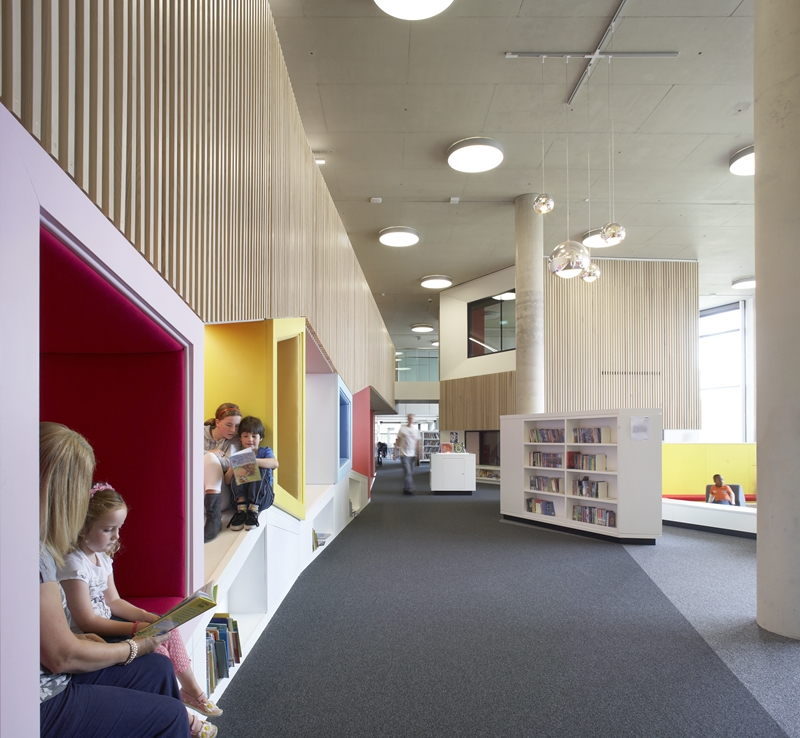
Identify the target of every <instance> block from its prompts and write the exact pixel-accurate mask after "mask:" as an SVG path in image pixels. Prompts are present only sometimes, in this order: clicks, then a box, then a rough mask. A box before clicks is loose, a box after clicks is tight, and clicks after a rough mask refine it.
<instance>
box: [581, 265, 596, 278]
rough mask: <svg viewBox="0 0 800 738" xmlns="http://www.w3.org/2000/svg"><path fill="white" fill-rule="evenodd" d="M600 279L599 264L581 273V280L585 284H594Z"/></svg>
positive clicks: (590, 266)
mask: <svg viewBox="0 0 800 738" xmlns="http://www.w3.org/2000/svg"><path fill="white" fill-rule="evenodd" d="M599 278H600V267H599V266H597V264H594V263H592V264H589V268H588V269H584V270H583V271H582V272H581V279H582V280H583V281H584V282H594V281H595V280H596V279H599Z"/></svg>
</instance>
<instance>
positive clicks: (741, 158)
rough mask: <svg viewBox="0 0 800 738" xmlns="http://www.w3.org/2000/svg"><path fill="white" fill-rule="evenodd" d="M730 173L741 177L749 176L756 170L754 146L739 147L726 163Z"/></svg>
mask: <svg viewBox="0 0 800 738" xmlns="http://www.w3.org/2000/svg"><path fill="white" fill-rule="evenodd" d="M728 167H729V168H730V170H731V174H738V175H739V176H741V177H751V176H753V174H755V172H756V147H755V146H745V147H744V148H743V149H739V150H738V151H737V152H736V153H735V154H734V155H733V156H732V157H731V160H730V162H729V163H728Z"/></svg>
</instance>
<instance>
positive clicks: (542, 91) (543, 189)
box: [539, 56, 547, 192]
mask: <svg viewBox="0 0 800 738" xmlns="http://www.w3.org/2000/svg"><path fill="white" fill-rule="evenodd" d="M544 60H545V57H544V56H542V84H541V87H540V88H539V90H540V93H539V111H540V114H541V116H542V192H546V191H547V190H545V188H544Z"/></svg>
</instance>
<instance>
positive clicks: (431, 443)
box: [419, 430, 439, 461]
mask: <svg viewBox="0 0 800 738" xmlns="http://www.w3.org/2000/svg"><path fill="white" fill-rule="evenodd" d="M420 440H421V441H422V449H421V451H420V455H419V460H420V461H430V460H431V454H438V453H439V431H438V430H436V431H422V438H421V439H420Z"/></svg>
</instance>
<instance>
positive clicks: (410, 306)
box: [270, 0, 754, 349]
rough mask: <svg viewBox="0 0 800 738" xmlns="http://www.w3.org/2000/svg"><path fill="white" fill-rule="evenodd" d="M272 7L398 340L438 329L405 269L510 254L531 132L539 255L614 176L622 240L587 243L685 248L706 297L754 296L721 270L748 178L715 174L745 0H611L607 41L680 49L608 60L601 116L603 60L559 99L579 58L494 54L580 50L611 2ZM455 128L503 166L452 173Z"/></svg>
mask: <svg viewBox="0 0 800 738" xmlns="http://www.w3.org/2000/svg"><path fill="white" fill-rule="evenodd" d="M270 5H271V8H272V13H273V15H274V17H275V22H276V25H277V29H278V35H279V38H280V42H281V46H282V48H283V54H284V57H285V59H286V64H287V67H288V71H289V77H290V79H291V82H292V87H293V89H294V93H295V96H296V98H297V104H298V107H299V109H300V115H301V117H302V120H303V125H304V127H305V130H306V135H307V137H308V141H309V143H310V144H311V148H312V149H313V150H315V151H325V152H329V153H326V154H325V159H326V163H325V164H324V165H322V172H323V175H324V177H325V180H326V182H327V185H328V188H329V190H330V192H331V195H332V197H333V199H334V202H335V203H336V206H337V208H338V210H339V213H340V215H341V218H342V221H343V222H344V225H345V228H346V229H347V232H348V235H349V237H350V240H351V242H352V244H353V248H354V249H355V252H356V254H357V256H358V259H359V261H360V263H361V267H362V269H363V271H364V274H365V275H366V278H367V281H368V282H369V285H370V288H371V289H372V292H373V294H374V295H375V300H376V302H377V303H378V306H379V308H380V310H381V313H382V315H383V318H384V321H385V322H386V326H387V328H388V330H389V333H390V334H391V336H392V339H393V341H394V343H395V345H396V347H397V348H398V349H400V348H412V347H414V348H416V347H425V346H429V345H430V342H431V341H432V340H435V339H436V336H437V334H436V333H434V334H432V335H433V337H431V335H426V336H423V337H422V339H421V340H419V341H418V340H417V336H416V335H415V334H413V333H411V330H410V326H411V324H412V323H417V322H432V323H433V324H434V325H435V326H437V330H438V298H437V293H436V292H432V291H430V290H426V289H424V288H422V287H420V286H419V280H420V278H421V277H423V276H425V275H428V274H447V275H449V276H451V277H452V278H453V280H454V284H460V283H462V282H466V281H469V280H472V279H475V278H477V277H480V276H482V275H484V274H488V273H490V272H495V271H497V270H499V269H503V268H505V267H508V266H511V265H512V264H513V263H514V204H513V201H514V198H515V197H516V196H517V195H520V194H524V193H527V192H540V191H541V190H542V175H543V172H542V140H541V137H542V130H544V148H545V152H546V153H545V157H544V179H545V185H544V188H545V189H546V190H547V191H548V192H549V193H550V194H551V195H552V196H553V197H554V199H555V201H556V209H555V210H554V211H553V212H552V213H551V214H550V215H548V216H547V217H546V219H545V253H549V252H550V251H551V250H552V249H553V248H554V247H555V246H556V244H557V243H559V242H560V241H562V240H564V239H565V238H566V237H567V235H569V237H570V238H573V239H575V240H580V238H581V236H582V234H583V233H584V232H585V231H587V230H589V228H590V227H591V228H599V227H600V226H602V225H603V223H605V222H607V221H608V220H610V211H611V205H610V199H611V198H610V197H609V193H610V192H612V191H613V194H614V198H613V199H614V210H615V216H616V220H617V221H618V222H620V223H622V224H623V225H624V226H625V227H626V228H627V232H628V236H627V239H626V240H625V241H624V242H623V243H622V244H620V245H619V246H616V247H613V248H609V249H603V250H597V251H595V252H594V253H595V255H596V256H602V257H605V256H617V257H637V258H665V259H697V260H698V261H699V265H700V293H701V295H702V296H703V297H702V298H701V299H702V300H703V302H704V304H713V303H714V302H724V301H726V297H725V296H730V297H732V298H738V297H741V296H742V295H743V294H745V295H746V294H752V293H747V292H744V293H742V292H738V291H736V290H732V289H731V288H730V283H731V281H732V280H733V279H735V278H737V277H742V276H747V275H751V274H753V271H754V256H753V178H752V177H737V176H735V175H732V174H731V173H730V172H729V171H728V160H729V158H730V155H731V154H732V153H733V152H734V151H736V150H738V149H740V148H742V147H744V146H748V145H750V144H752V143H753V17H752V16H753V3H752V0H669V1H668V2H665V1H664V0H627V2H626V3H625V5H624V8H623V12H622V14H621V16H620V18H619V20H618V22H617V24H616V28H615V33H614V35H613V39H611V40H610V41H609V42H607V43H606V45H605V46H604V47H603V50H610V49H613V50H614V51H651V52H652V51H672V52H678V53H679V56H678V57H677V58H651V59H643V58H638V59H617V60H615V61H614V63H613V85H612V86H611V94H612V96H613V106H612V111H613V116H610V115H609V85H608V80H609V74H608V66H609V65H608V62H607V61H604V60H601V61H599V62H598V63H597V65H596V67H595V70H594V72H593V74H592V75H591V77H590V80H589V83H588V85H587V84H586V83H584V84H583V85H582V87H581V89H580V91H579V92H578V94H577V96H576V97H575V99H574V101H573V104H572V106H571V107H570V110H569V113H567V106H566V100H567V98H568V96H569V93H570V92H571V91H572V89H573V88H574V87H575V85H576V84H577V82H578V80H579V78H580V76H581V75H582V73H583V71H584V69H585V68H586V66H587V63H588V61H587V60H585V59H580V58H572V59H570V61H569V63H568V64H567V63H566V62H565V60H564V59H558V58H550V59H547V60H546V61H545V62H544V70H542V61H541V60H539V59H531V58H520V59H507V58H505V52H507V51H538V52H547V51H550V52H559V51H562V52H563V51H589V52H591V51H594V50H595V48H596V47H597V45H598V43H600V41H601V39H602V38H603V34H604V33H605V31H606V29H607V27H608V25H609V23H610V22H611V19H612V17H613V16H614V13H615V12H616V11H617V8H618V7H619V5H620V0H455V2H454V3H453V5H452V6H451V7H450V8H449V9H448V10H446V11H445V12H443V13H442V14H441V15H439V16H436V17H434V18H430V19H428V20H422V21H415V22H409V21H402V20H397V19H395V18H391V17H389V16H387V15H386V14H384V13H383V12H382V11H381V10H380V9H379V8H378V7H377V6H376V5H375V4H374V2H373V0H271V3H270ZM542 72H544V85H542V84H541V79H542ZM612 117H613V131H614V143H615V146H614V149H615V156H614V187H613V188H611V187H610V186H609V179H610V177H609V173H610V172H609V170H610V166H609V141H610V138H611V136H610V132H611V128H612V126H611V118H612ZM567 130H568V131H569V135H568V136H567ZM468 136H488V137H491V138H494V139H496V140H498V141H500V142H501V143H502V144H503V147H504V149H505V159H504V161H503V163H502V164H501V165H500V166H499V167H498V168H497V169H495V170H493V171H490V172H484V173H480V174H463V173H460V172H456V171H454V170H452V169H451V168H450V167H449V166H448V165H447V161H446V152H447V149H448V147H449V146H450V145H451V144H452V143H454V142H455V141H458V140H459V139H462V138H466V137H468ZM567 142H568V145H569V230H568V228H567V209H568V208H567V176H566V175H567V166H566V159H567ZM371 197H380V198H382V200H383V201H382V203H381V204H379V205H378V204H371V203H370V202H369V199H370V198H371ZM451 197H458V198H460V199H459V203H458V204H457V205H451V204H450V198H451ZM587 200H588V202H587ZM590 218H591V219H590ZM392 225H406V226H411V227H413V228H416V229H417V230H419V231H420V233H421V235H422V240H421V241H420V243H419V244H418V245H416V246H414V247H411V248H405V249H392V248H389V247H386V246H382V245H381V244H379V243H378V231H379V230H380V229H381V228H385V227H387V226H392ZM587 289H591V287H590V286H589V285H587Z"/></svg>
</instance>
